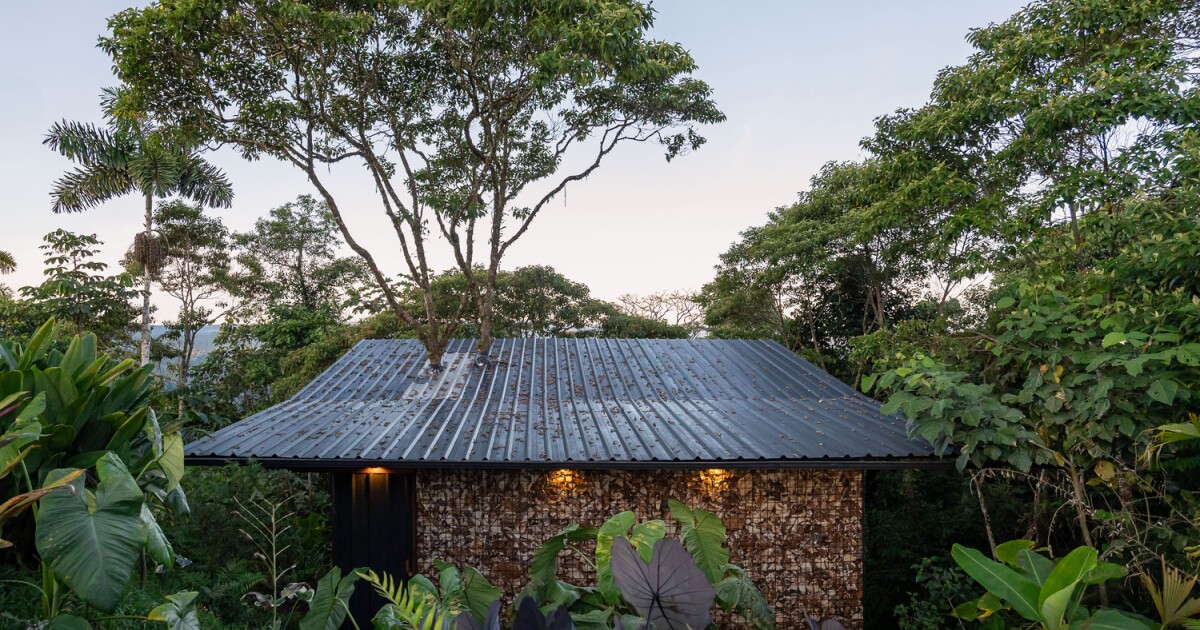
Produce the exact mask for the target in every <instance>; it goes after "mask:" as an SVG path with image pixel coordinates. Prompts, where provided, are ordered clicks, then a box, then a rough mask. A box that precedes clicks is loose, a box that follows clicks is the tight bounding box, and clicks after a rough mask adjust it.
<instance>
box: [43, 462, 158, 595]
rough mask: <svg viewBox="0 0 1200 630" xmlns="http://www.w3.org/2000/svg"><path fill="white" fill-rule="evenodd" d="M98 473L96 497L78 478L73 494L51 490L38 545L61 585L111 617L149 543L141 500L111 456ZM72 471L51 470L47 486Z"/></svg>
mask: <svg viewBox="0 0 1200 630" xmlns="http://www.w3.org/2000/svg"><path fill="white" fill-rule="evenodd" d="M96 469H97V474H98V476H99V478H100V484H99V486H97V488H96V493H95V495H94V496H93V495H92V493H91V492H89V491H88V490H87V489H86V488H85V487H84V478H83V477H80V478H79V479H78V480H76V482H75V483H74V484H72V485H73V486H74V487H75V492H74V493H68V492H62V491H59V492H53V493H51V494H49V495H47V496H46V497H45V498H43V499H42V503H41V510H40V512H39V513H38V519H37V534H36V542H37V548H38V551H39V552H40V553H41V554H42V559H43V561H44V562H46V563H47V564H49V565H50V568H51V569H52V570H53V571H54V575H55V576H56V577H57V578H58V579H59V580H60V581H62V582H63V583H64V584H66V585H67V586H69V587H70V588H71V589H72V590H74V591H75V593H76V594H77V595H78V596H79V598H80V599H82V600H83V601H85V602H87V603H88V604H90V605H92V606H94V607H96V608H98V609H100V610H101V611H103V612H106V613H111V612H113V611H114V610H116V609H117V606H118V605H120V603H121V597H122V595H123V594H124V593H125V588H126V586H128V584H129V579H130V576H131V575H132V574H133V568H134V566H135V565H136V564H137V562H138V558H139V555H140V554H141V552H142V549H143V548H144V547H145V545H146V526H145V523H143V521H142V518H141V511H142V504H143V497H142V491H141V489H140V488H138V485H137V482H135V481H134V480H133V477H132V476H130V474H129V471H128V470H126V469H125V466H124V464H122V463H121V461H120V460H119V459H117V457H116V456H115V455H113V454H112V453H109V454H108V455H105V456H104V457H102V458H101V459H100V461H98V462H97V463H96ZM71 472H72V471H70V470H55V471H51V473H50V474H49V476H48V477H47V483H52V482H53V481H54V480H55V479H58V478H61V477H62V476H64V475H66V474H69V473H71Z"/></svg>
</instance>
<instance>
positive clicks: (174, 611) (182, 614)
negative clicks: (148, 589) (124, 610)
mask: <svg viewBox="0 0 1200 630" xmlns="http://www.w3.org/2000/svg"><path fill="white" fill-rule="evenodd" d="M166 600H167V601H165V602H163V603H162V604H159V605H158V606H157V607H155V609H154V610H151V611H150V614H148V615H146V618H147V619H149V620H150V621H161V622H163V623H165V624H167V627H168V628H170V630H200V619H199V617H197V615H196V592H195V591H183V592H180V593H175V594H174V595H167V596H166Z"/></svg>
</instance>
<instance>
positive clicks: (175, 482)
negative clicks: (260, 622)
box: [158, 431, 184, 492]
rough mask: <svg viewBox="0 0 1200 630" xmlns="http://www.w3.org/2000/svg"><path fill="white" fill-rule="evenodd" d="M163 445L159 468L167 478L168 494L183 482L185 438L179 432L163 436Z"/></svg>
mask: <svg viewBox="0 0 1200 630" xmlns="http://www.w3.org/2000/svg"><path fill="white" fill-rule="evenodd" d="M162 444H163V449H162V456H161V457H159V458H158V466H159V468H161V469H162V471H163V474H164V475H166V477H167V492H171V491H172V490H174V489H175V488H178V487H179V482H180V481H182V480H183V472H184V468H183V436H182V435H180V434H179V432H178V431H172V432H170V433H167V434H165V435H163V440H162Z"/></svg>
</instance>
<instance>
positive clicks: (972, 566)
mask: <svg viewBox="0 0 1200 630" xmlns="http://www.w3.org/2000/svg"><path fill="white" fill-rule="evenodd" d="M950 555H951V556H952V557H953V558H954V561H955V562H956V563H958V566H959V567H961V568H962V570H963V571H965V572H966V573H967V575H969V576H971V578H972V579H974V580H975V581H976V582H978V583H979V584H980V585H981V586H983V587H984V588H986V589H987V590H988V591H989V592H990V593H992V594H994V595H996V596H997V597H999V598H1000V599H1002V600H1004V601H1005V602H1007V603H1008V605H1010V606H1012V608H1013V610H1015V611H1016V612H1017V614H1019V615H1021V616H1022V617H1024V618H1026V619H1028V620H1030V621H1038V620H1039V619H1040V615H1039V612H1038V593H1039V591H1040V589H1039V588H1038V584H1037V583H1036V582H1034V581H1033V580H1031V579H1029V578H1027V577H1025V576H1023V575H1021V574H1020V573H1017V572H1016V571H1014V570H1012V569H1010V568H1008V567H1006V566H1004V565H1003V564H1000V563H999V562H996V561H994V560H990V559H988V558H987V557H985V556H984V555H983V554H982V553H979V552H978V551H976V550H975V549H971V548H969V547H964V546H962V545H954V548H953V549H952V550H951V552H950Z"/></svg>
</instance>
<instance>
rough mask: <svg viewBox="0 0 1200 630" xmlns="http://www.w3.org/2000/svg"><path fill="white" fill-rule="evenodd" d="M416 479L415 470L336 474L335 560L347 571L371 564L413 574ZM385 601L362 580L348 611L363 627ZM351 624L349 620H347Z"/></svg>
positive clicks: (400, 576)
mask: <svg viewBox="0 0 1200 630" xmlns="http://www.w3.org/2000/svg"><path fill="white" fill-rule="evenodd" d="M415 485H416V478H415V477H414V475H413V474H412V473H403V472H391V473H367V472H355V473H335V474H334V475H333V561H334V564H336V565H337V566H338V567H340V568H341V569H342V573H343V575H344V574H345V573H346V572H348V571H351V570H353V569H357V568H361V567H368V568H371V569H374V570H375V572H376V573H385V572H386V573H388V574H390V575H391V576H392V577H394V578H396V579H397V580H399V579H404V578H407V577H408V576H410V575H412V573H413V569H414V567H415V557H416V540H417V532H416V522H415V520H414V518H415V517H416V492H415ZM382 605H383V600H382V599H381V598H380V597H379V596H378V595H376V594H375V593H374V592H372V591H371V589H370V587H369V586H368V585H366V584H363V583H361V582H360V583H359V585H358V587H357V588H356V590H355V593H354V597H352V598H351V599H350V612H351V614H353V615H354V618H355V620H356V621H357V622H358V625H359V626H360V627H362V628H369V627H370V626H371V617H372V616H373V615H374V614H375V612H376V611H377V610H379V608H380V606H382ZM347 625H349V624H347Z"/></svg>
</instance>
